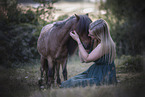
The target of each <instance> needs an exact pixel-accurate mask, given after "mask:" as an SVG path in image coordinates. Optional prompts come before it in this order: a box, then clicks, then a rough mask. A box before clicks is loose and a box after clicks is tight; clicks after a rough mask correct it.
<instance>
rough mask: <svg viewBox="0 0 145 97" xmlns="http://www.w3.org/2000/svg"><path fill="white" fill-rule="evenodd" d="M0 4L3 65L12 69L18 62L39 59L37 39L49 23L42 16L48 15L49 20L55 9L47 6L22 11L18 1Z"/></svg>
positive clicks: (0, 40)
mask: <svg viewBox="0 0 145 97" xmlns="http://www.w3.org/2000/svg"><path fill="white" fill-rule="evenodd" d="M0 4H1V6H0V13H1V14H0V17H1V18H0V28H1V29H0V52H1V54H0V61H1V65H3V66H6V67H10V66H12V64H15V63H16V62H27V61H30V60H31V59H36V58H38V57H39V54H38V52H37V47H36V46H37V38H38V35H39V33H40V31H41V29H42V27H43V26H44V25H46V24H47V23H48V22H46V21H45V20H44V19H43V18H41V17H40V16H41V15H44V14H48V16H46V17H47V18H48V19H49V18H51V16H52V15H51V14H52V13H53V12H54V9H53V8H52V7H51V8H49V6H47V4H45V7H44V6H39V7H38V8H36V9H34V8H29V9H28V10H22V9H21V8H20V7H18V6H17V0H1V1H0ZM45 9H47V10H45ZM34 10H36V12H35V11H34ZM44 16H45V15H44ZM42 17H43V16H42ZM46 17H45V18H46ZM50 20H51V19H50Z"/></svg>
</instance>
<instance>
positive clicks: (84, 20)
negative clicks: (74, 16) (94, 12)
mask: <svg viewBox="0 0 145 97" xmlns="http://www.w3.org/2000/svg"><path fill="white" fill-rule="evenodd" d="M79 17H80V19H79V21H78V25H77V27H76V31H77V32H78V33H80V35H82V34H88V33H89V32H88V31H89V25H90V23H91V22H92V20H91V19H90V18H89V17H88V16H87V15H79Z"/></svg>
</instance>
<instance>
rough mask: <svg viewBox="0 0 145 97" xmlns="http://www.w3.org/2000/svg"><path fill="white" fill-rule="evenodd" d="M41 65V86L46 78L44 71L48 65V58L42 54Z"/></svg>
mask: <svg viewBox="0 0 145 97" xmlns="http://www.w3.org/2000/svg"><path fill="white" fill-rule="evenodd" d="M40 61H41V66H40V72H41V76H40V80H39V86H42V83H43V79H44V71H45V72H46V71H47V70H46V66H47V60H46V59H45V58H44V57H43V56H41V59H40Z"/></svg>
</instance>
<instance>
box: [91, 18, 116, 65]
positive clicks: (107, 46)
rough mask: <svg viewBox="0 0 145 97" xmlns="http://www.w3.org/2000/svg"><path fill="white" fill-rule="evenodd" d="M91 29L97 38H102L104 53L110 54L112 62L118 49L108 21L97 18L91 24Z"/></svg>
mask: <svg viewBox="0 0 145 97" xmlns="http://www.w3.org/2000/svg"><path fill="white" fill-rule="evenodd" d="M89 29H90V30H91V31H92V33H93V35H94V36H95V37H96V38H98V39H99V40H101V47H102V53H103V54H105V55H106V54H109V63H112V62H113V60H114V59H115V56H116V49H115V43H114V41H113V40H112V37H111V35H110V32H109V27H108V24H107V22H106V21H105V20H103V19H99V20H96V21H95V22H93V23H91V24H90V27H89Z"/></svg>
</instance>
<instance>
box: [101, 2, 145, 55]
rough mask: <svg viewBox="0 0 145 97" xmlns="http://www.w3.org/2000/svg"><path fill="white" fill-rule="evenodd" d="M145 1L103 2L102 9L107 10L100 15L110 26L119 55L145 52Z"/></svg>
mask: <svg viewBox="0 0 145 97" xmlns="http://www.w3.org/2000/svg"><path fill="white" fill-rule="evenodd" d="M101 1H102V0H101ZM144 3H145V1H144V0H106V2H101V5H100V10H105V11H106V14H105V15H103V16H100V17H102V18H104V19H105V20H106V21H107V22H108V24H109V26H110V32H111V35H112V37H113V39H114V41H115V42H116V47H117V54H118V55H122V54H126V55H136V54H142V53H143V52H144V49H145V45H144V42H145V38H144V37H145V28H144V25H145V18H144V17H145V6H144Z"/></svg>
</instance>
